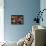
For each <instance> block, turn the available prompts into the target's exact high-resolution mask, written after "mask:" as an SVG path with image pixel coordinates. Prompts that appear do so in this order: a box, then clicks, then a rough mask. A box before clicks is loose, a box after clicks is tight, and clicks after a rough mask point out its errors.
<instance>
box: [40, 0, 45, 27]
mask: <svg viewBox="0 0 46 46" xmlns="http://www.w3.org/2000/svg"><path fill="white" fill-rule="evenodd" d="M40 9H41V11H42V10H43V9H46V0H41V1H40ZM42 17H43V22H42V21H41V22H40V25H42V26H45V27H46V10H45V11H44V12H43V15H42Z"/></svg>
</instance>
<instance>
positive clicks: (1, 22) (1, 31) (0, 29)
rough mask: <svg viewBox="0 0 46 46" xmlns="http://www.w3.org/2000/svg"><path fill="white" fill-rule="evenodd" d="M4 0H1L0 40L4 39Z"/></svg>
mask: <svg viewBox="0 0 46 46" xmlns="http://www.w3.org/2000/svg"><path fill="white" fill-rule="evenodd" d="M3 7H4V0H0V41H1V42H2V41H4V8H3Z"/></svg>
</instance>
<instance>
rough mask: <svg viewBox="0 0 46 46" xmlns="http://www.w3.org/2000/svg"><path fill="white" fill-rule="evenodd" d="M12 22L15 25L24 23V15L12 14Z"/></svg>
mask: <svg viewBox="0 0 46 46" xmlns="http://www.w3.org/2000/svg"><path fill="white" fill-rule="evenodd" d="M11 24H14V25H22V24H24V15H11Z"/></svg>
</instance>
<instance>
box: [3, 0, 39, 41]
mask: <svg viewBox="0 0 46 46" xmlns="http://www.w3.org/2000/svg"><path fill="white" fill-rule="evenodd" d="M4 2H5V3H4V5H5V7H4V28H5V29H4V35H5V40H7V41H18V40H19V39H20V38H22V37H24V36H25V35H26V34H27V33H28V32H29V31H31V29H32V20H33V19H34V17H36V14H35V12H37V11H39V9H40V0H5V1H4ZM11 15H24V25H12V24H11Z"/></svg>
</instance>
